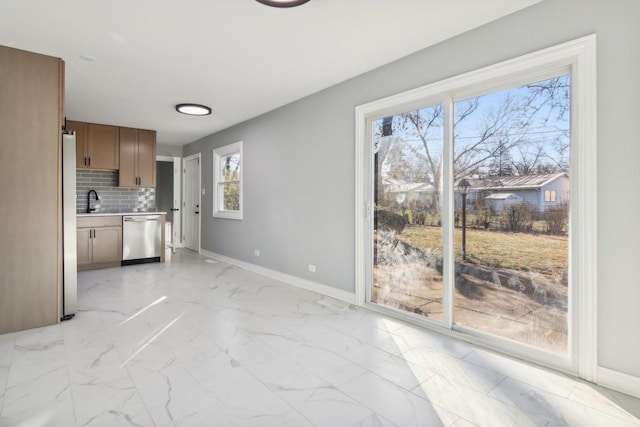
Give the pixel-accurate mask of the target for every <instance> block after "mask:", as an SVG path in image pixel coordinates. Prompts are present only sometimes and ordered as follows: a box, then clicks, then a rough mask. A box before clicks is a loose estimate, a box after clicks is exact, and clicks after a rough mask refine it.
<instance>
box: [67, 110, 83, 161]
mask: <svg viewBox="0 0 640 427" xmlns="http://www.w3.org/2000/svg"><path fill="white" fill-rule="evenodd" d="M87 125H88V123H83V122H74V121H71V120H67V127H66V129H67V130H69V131H74V132H75V133H76V168H86V167H87V166H86V163H87V154H86V151H87V150H86V146H87Z"/></svg>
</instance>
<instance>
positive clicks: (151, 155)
mask: <svg viewBox="0 0 640 427" xmlns="http://www.w3.org/2000/svg"><path fill="white" fill-rule="evenodd" d="M138 176H139V177H140V180H139V182H140V186H141V187H144V188H150V187H155V186H156V132H155V131H152V130H140V131H138Z"/></svg>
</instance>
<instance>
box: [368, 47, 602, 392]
mask: <svg viewBox="0 0 640 427" xmlns="http://www.w3.org/2000/svg"><path fill="white" fill-rule="evenodd" d="M595 50H596V37H595V35H591V36H586V37H583V38H580V39H576V40H573V41H570V42H566V43H563V44H560V45H557V46H553V47H550V48H547V49H543V50H541V51H537V52H533V53H530V54H526V55H523V56H521V57H518V58H514V59H511V60H507V61H505V62H502V63H498V64H495V65H492V66H488V67H485V68H481V69H478V70H476V71H471V72H468V73H466V74H462V75H459V76H456V77H452V78H449V79H445V80H442V81H440V82H436V83H432V84H429V85H427V86H423V87H419V88H417V89H413V90H410V91H407V92H403V93H399V94H397V95H392V96H390V97H387V98H383V99H380V100H377V101H372V102H369V103H367V104H363V105H359V106H357V107H356V109H355V122H356V129H355V148H356V149H355V153H356V156H355V172H356V174H355V184H356V185H355V187H356V188H355V260H356V264H355V282H356V283H355V294H356V295H355V296H356V303H357V304H358V305H361V306H367V307H368V308H371V309H372V310H374V311H380V312H383V313H384V314H387V315H390V316H393V317H398V318H401V319H403V320H405V321H407V322H411V323H414V324H418V325H419V326H422V327H425V328H427V329H432V330H434V331H437V332H439V333H442V334H445V335H450V336H453V337H455V338H458V339H461V340H464V341H468V342H471V343H473V344H476V345H478V346H482V347H487V348H489V349H491V350H497V351H500V352H502V353H505V354H508V355H511V356H515V357H518V358H522V359H525V360H529V361H531V362H534V363H537V364H541V365H545V366H549V367H552V368H554V369H558V370H561V371H566V372H569V373H571V374H577V375H578V376H580V377H581V378H584V379H586V380H588V381H592V382H597V371H598V358H597V349H598V333H597V325H598V323H597V322H598V320H597V315H598V310H597V294H598V290H597V289H598V286H597V277H598V274H597V246H596V236H597V221H596V218H597V200H596V196H597V195H596V190H597V182H596V135H597V134H596V123H597V122H596V110H595V105H596V102H595V97H596V78H595V69H596V67H595V64H596V62H595ZM567 65H569V66H571V67H572V69H573V72H572V77H571V78H572V87H575V91H574V92H573V93H572V95H571V96H572V101H571V102H572V105H573V108H572V119H571V120H572V135H571V147H572V148H571V153H572V155H571V166H570V168H571V169H570V170H571V171H572V172H571V173H572V174H573V176H572V180H571V195H572V196H571V197H572V208H571V212H570V215H571V219H570V220H571V224H572V231H571V232H570V241H571V247H570V265H571V266H572V267H571V273H570V274H571V278H570V282H571V283H572V285H571V288H570V294H569V304H570V310H569V313H570V314H569V316H568V319H567V320H568V327H569V328H570V329H571V330H572V333H571V335H570V336H569V339H570V340H571V341H570V342H569V354H568V357H567V358H563V357H555V356H554V355H550V354H548V353H545V352H540V351H536V350H535V349H531V348H527V347H526V346H523V345H521V344H519V343H515V344H513V345H512V344H511V343H509V342H508V341H507V340H504V339H500V338H499V337H497V338H494V337H491V336H488V335H487V334H472V333H470V331H469V330H467V329H465V328H462V327H459V326H458V327H453V326H454V325H453V322H452V320H453V319H448V318H447V317H446V316H445V315H443V326H436V325H434V324H433V322H429V321H425V320H424V319H418V318H417V317H416V316H414V315H411V314H410V313H402V312H400V311H398V310H393V309H390V308H386V307H381V306H379V305H376V304H373V303H371V301H370V298H369V293H368V286H369V284H370V273H371V271H372V241H373V240H372V237H371V236H372V234H371V233H372V231H371V230H372V223H373V208H374V207H373V206H372V201H373V200H374V199H373V185H372V182H371V180H372V179H371V176H370V173H371V171H373V167H372V162H373V159H372V147H371V142H370V141H371V129H370V124H371V121H372V120H373V119H375V118H381V117H384V116H385V115H389V114H391V113H394V112H396V111H398V110H399V109H410V108H419V107H422V106H424V105H428V104H429V103H430V100H431V99H438V100H440V99H448V100H449V101H447V102H448V103H449V104H450V103H451V98H452V97H454V95H455V94H456V93H457V92H456V91H459V92H465V91H469V88H473V87H477V86H478V85H480V84H484V82H489V83H491V82H496V81H502V80H503V79H506V80H505V84H506V83H508V82H509V79H514V78H516V77H517V78H520V77H521V76H523V75H525V74H524V73H526V72H532V70H534V71H535V70H540V71H542V69H541V67H545V66H548V67H549V68H555V67H560V66H567ZM491 84H492V85H493V86H494V87H495V86H496V85H495V83H491ZM443 94H445V95H446V96H445V95H443ZM445 108H448V109H451V108H452V107H451V105H445ZM449 116H451V110H450V111H449ZM444 132H445V135H446V138H448V139H449V140H452V138H453V128H452V126H451V125H450V124H449V125H448V126H447V127H445V130H444ZM578 139H579V140H580V144H577V140H578ZM445 146H446V144H445ZM452 149H453V147H452V145H450V146H449V147H448V148H445V152H444V153H443V155H444V156H445V161H446V162H450V161H451V156H452ZM444 179H445V182H444V196H445V200H444V201H443V205H444V208H445V209H446V210H447V211H448V212H449V213H450V212H451V211H452V203H453V202H452V198H451V194H450V193H451V192H452V179H453V178H452V175H451V173H449V176H445V178H444ZM443 227H445V230H443V231H444V233H451V234H450V235H449V237H448V239H445V243H446V242H447V241H448V242H452V227H451V224H450V223H449V224H448V225H447V224H443ZM449 229H451V231H447V230H449ZM449 245H451V243H449ZM445 251H447V253H451V252H452V246H449V247H445ZM451 262H452V261H451V258H450V259H449V264H451ZM444 267H445V275H447V271H449V274H448V278H447V277H445V279H443V281H447V280H448V281H449V287H448V288H447V289H446V290H445V295H443V298H444V299H445V300H448V301H449V303H448V304H445V305H446V307H445V309H446V310H447V311H449V312H451V313H452V302H451V301H452V297H453V291H454V288H453V286H452V285H451V283H452V277H451V276H452V273H451V272H452V270H451V265H448V266H447V265H446V263H445V266H444ZM447 293H448V295H447ZM443 302H446V301H443Z"/></svg>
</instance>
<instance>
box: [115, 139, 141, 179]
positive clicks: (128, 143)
mask: <svg viewBox="0 0 640 427" xmlns="http://www.w3.org/2000/svg"><path fill="white" fill-rule="evenodd" d="M137 145H138V129H131V128H120V173H119V178H118V185H119V186H120V187H137V186H138V185H137V179H136V178H137V176H138V175H136V150H137Z"/></svg>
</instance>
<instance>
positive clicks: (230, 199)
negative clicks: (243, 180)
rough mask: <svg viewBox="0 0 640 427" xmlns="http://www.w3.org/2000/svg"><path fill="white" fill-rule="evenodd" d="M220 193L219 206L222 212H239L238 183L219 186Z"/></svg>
mask: <svg viewBox="0 0 640 427" xmlns="http://www.w3.org/2000/svg"><path fill="white" fill-rule="evenodd" d="M221 186H222V189H221V190H222V191H220V192H219V194H220V197H221V199H222V200H220V205H221V206H222V210H223V211H239V210H240V183H238V182H229V183H226V184H221Z"/></svg>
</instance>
